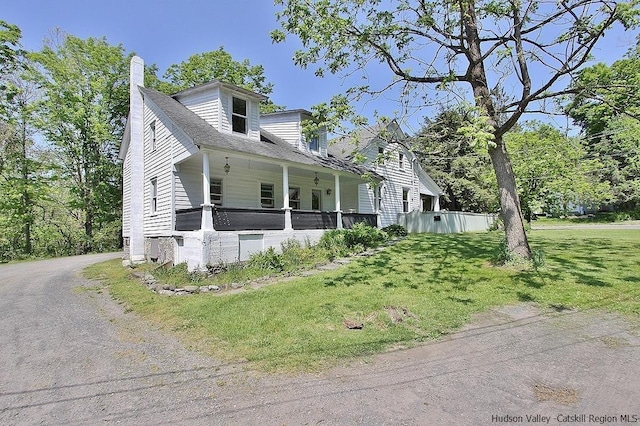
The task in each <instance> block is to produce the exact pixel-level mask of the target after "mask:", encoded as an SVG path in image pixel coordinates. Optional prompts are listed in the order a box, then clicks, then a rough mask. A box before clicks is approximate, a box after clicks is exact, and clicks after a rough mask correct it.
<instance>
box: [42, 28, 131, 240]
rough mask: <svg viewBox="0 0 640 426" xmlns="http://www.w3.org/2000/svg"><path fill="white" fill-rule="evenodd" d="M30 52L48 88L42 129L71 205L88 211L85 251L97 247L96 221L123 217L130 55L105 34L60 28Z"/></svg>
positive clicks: (99, 224)
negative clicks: (84, 35)
mask: <svg viewBox="0 0 640 426" xmlns="http://www.w3.org/2000/svg"><path fill="white" fill-rule="evenodd" d="M31 58H32V59H33V61H34V62H35V63H36V64H37V65H38V68H37V69H36V70H35V71H34V72H32V73H31V75H30V78H31V79H32V80H33V81H35V82H36V83H38V84H39V85H40V87H41V88H42V95H43V98H42V101H41V102H40V103H39V111H38V112H39V115H40V122H39V129H40V131H41V132H42V135H43V136H44V137H45V139H46V140H47V141H48V142H50V143H51V144H52V146H53V148H54V152H55V155H56V157H57V163H58V164H59V172H60V178H61V179H62V180H63V181H67V182H69V185H70V187H71V200H70V203H69V208H70V209H77V210H79V211H80V212H81V213H82V214H81V217H80V218H79V220H80V221H81V222H82V224H83V228H84V238H85V241H84V243H83V247H82V248H81V250H79V251H84V252H86V251H89V250H91V249H92V248H93V244H92V243H93V235H94V228H98V229H100V228H101V227H103V226H105V225H106V224H109V223H111V222H114V221H117V220H119V217H120V206H121V168H120V165H119V163H118V161H117V149H118V144H119V142H120V140H121V138H122V134H123V131H124V126H125V118H126V114H127V110H128V66H129V64H128V62H129V60H128V55H126V54H125V51H124V48H123V47H122V46H121V45H118V46H112V45H110V44H109V43H108V42H107V41H106V40H105V39H94V38H88V39H86V40H82V39H79V38H77V37H74V36H71V35H66V34H57V38H55V39H53V40H48V41H47V42H46V44H45V47H44V48H43V49H42V51H40V52H34V53H32V54H31Z"/></svg>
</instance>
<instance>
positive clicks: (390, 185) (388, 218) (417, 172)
mask: <svg viewBox="0 0 640 426" xmlns="http://www.w3.org/2000/svg"><path fill="white" fill-rule="evenodd" d="M407 139H408V137H407V135H406V134H405V133H404V131H403V130H402V129H401V128H400V126H399V125H398V123H397V122H396V121H395V120H392V121H388V122H380V123H378V124H376V125H374V126H372V127H366V128H362V129H360V130H359V131H357V132H355V133H354V134H352V135H350V136H348V137H342V138H339V139H335V140H333V141H331V143H330V144H329V148H328V150H329V155H330V156H332V157H334V158H339V159H343V160H345V161H354V160H356V159H358V160H359V161H358V162H359V163H360V164H362V165H363V166H365V167H367V168H369V169H371V170H373V171H375V173H376V174H378V175H380V176H382V177H383V178H384V180H382V181H381V182H380V184H379V185H378V186H377V187H375V188H371V185H366V184H360V185H358V194H357V197H356V198H355V200H357V205H355V206H351V207H352V208H354V209H355V210H357V211H363V212H375V213H376V214H377V215H378V216H379V217H378V224H379V226H381V227H385V226H388V225H392V224H395V223H398V215H399V214H401V213H409V212H415V211H421V212H430V211H439V210H440V196H441V195H442V194H443V191H442V189H440V187H439V186H438V185H437V184H436V183H435V182H434V181H433V179H431V177H430V176H429V175H428V174H427V173H426V172H425V171H424V169H423V168H422V166H421V165H420V162H419V161H418V159H417V158H416V156H415V154H414V153H413V152H411V150H409V149H408V148H407V146H406V145H405V144H404V142H405V141H406V140H407ZM356 157H359V158H356Z"/></svg>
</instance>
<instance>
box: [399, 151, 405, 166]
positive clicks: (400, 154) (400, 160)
mask: <svg viewBox="0 0 640 426" xmlns="http://www.w3.org/2000/svg"><path fill="white" fill-rule="evenodd" d="M398 168H399V169H400V170H404V154H403V153H401V152H400V153H398Z"/></svg>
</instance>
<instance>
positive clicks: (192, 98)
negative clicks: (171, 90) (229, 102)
mask: <svg viewBox="0 0 640 426" xmlns="http://www.w3.org/2000/svg"><path fill="white" fill-rule="evenodd" d="M179 100H180V103H181V104H182V105H184V106H186V107H187V108H189V109H190V110H191V111H193V112H194V113H196V114H197V115H199V116H200V117H202V118H203V119H204V120H205V121H206V122H207V123H209V124H211V125H212V126H213V127H215V128H216V129H220V89H217V88H216V89H215V90H208V91H205V92H197V93H193V94H189V95H187V96H184V95H183V96H180V97H179Z"/></svg>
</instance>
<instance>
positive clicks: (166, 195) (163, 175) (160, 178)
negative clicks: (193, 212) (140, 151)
mask: <svg viewBox="0 0 640 426" xmlns="http://www.w3.org/2000/svg"><path fill="white" fill-rule="evenodd" d="M151 123H155V132H156V143H155V149H152V144H151V127H150V126H151ZM144 124H145V125H144V152H145V165H144V185H145V190H144V194H145V195H144V233H145V235H147V236H158V235H168V234H170V233H171V231H172V229H171V228H172V217H173V211H172V210H173V209H172V191H171V186H172V182H171V179H172V168H173V165H172V159H171V156H172V152H173V149H172V148H173V147H172V145H173V144H175V142H176V139H175V137H174V136H172V135H171V132H169V129H167V127H166V124H165V122H163V121H162V120H160V117H159V116H158V115H157V114H156V113H154V111H153V109H152V108H151V107H148V106H147V107H146V108H145V112H144ZM154 178H155V179H157V182H158V196H157V209H156V212H155V214H152V213H151V180H152V179H154Z"/></svg>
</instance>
